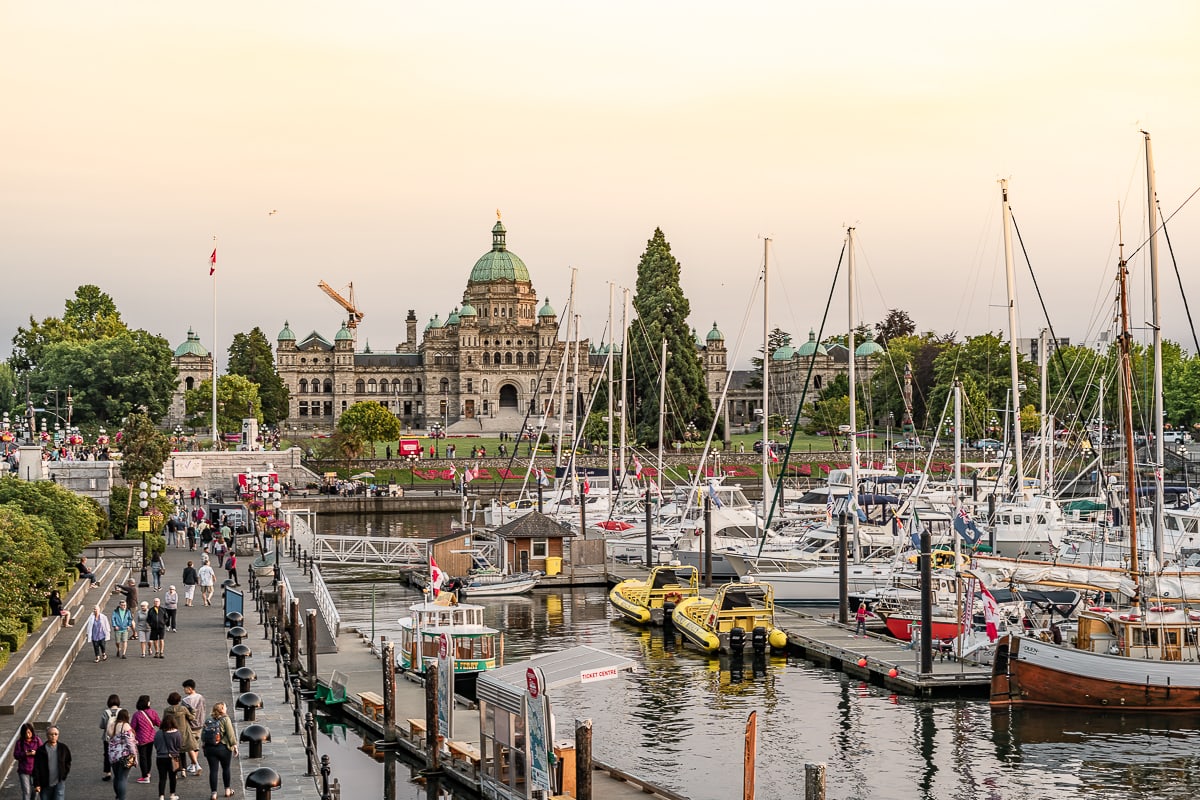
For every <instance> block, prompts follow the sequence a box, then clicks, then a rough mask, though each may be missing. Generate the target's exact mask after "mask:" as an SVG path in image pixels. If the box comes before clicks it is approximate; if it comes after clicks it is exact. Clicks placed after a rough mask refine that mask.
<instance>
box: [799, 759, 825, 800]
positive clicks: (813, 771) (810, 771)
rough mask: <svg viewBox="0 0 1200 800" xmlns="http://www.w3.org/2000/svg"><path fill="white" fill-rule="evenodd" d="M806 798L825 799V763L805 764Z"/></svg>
mask: <svg viewBox="0 0 1200 800" xmlns="http://www.w3.org/2000/svg"><path fill="white" fill-rule="evenodd" d="M804 800H825V765H824V764H805V765H804Z"/></svg>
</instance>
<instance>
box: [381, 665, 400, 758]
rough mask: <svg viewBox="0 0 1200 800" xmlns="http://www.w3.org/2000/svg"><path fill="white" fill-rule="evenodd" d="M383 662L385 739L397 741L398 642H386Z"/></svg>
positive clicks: (386, 740)
mask: <svg viewBox="0 0 1200 800" xmlns="http://www.w3.org/2000/svg"><path fill="white" fill-rule="evenodd" d="M380 655H381V656H382V658H381V659H380V660H381V661H382V662H383V739H384V741H385V742H395V741H396V738H397V737H396V643H395V642H384V643H383V651H382V653H380Z"/></svg>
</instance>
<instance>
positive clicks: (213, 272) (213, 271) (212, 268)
mask: <svg viewBox="0 0 1200 800" xmlns="http://www.w3.org/2000/svg"><path fill="white" fill-rule="evenodd" d="M209 272H210V277H211V278H212V293H213V297H212V309H213V324H212V332H213V338H212V440H213V450H216V449H217V237H216V236H214V237H213V251H212V257H211V259H210V261H209Z"/></svg>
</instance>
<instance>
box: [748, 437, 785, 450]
mask: <svg viewBox="0 0 1200 800" xmlns="http://www.w3.org/2000/svg"><path fill="white" fill-rule="evenodd" d="M770 444H771V449H772V450H774V451H776V452H778V451H779V450H782V449H783V445H781V444H780V443H779V442H777V441H775V440H774V439H772V440H771V442H770ZM754 452H756V453H761V452H762V439H759V440H758V441H757V442H755V443H754Z"/></svg>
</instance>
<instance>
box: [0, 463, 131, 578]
mask: <svg viewBox="0 0 1200 800" xmlns="http://www.w3.org/2000/svg"><path fill="white" fill-rule="evenodd" d="M3 506H12V507H15V508H18V509H20V510H21V511H22V512H24V513H26V514H30V515H33V516H36V517H38V518H40V519H42V520H44V521H45V522H46V523H47V524H48V525H49V526H50V529H51V532H52V536H50V537H48V538H47V542H48V544H49V546H50V547H51V549H52V551H53V556H54V558H57V559H58V561H57V564H58V566H59V567H65V566H67V565H68V564H70V563H73V562H74V560H75V557H76V556H77V555H78V554H79V551H80V550H82V549H83V547H84V545H86V544H88V543H89V542H91V541H92V540H93V539H96V538H97V537H100V536H104V535H105V534H107V532H108V529H107V525H106V522H105V519H104V514H103V512H102V511H101V509H100V505H99V504H98V503H97V502H96V501H95V500H93V499H91V498H90V497H83V496H82V495H77V494H75V493H74V492H71V491H68V490H67V489H64V488H62V487H61V486H59V485H58V484H56V483H54V482H53V481H22V480H18V479H17V478H15V477H5V478H0V507H3Z"/></svg>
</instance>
